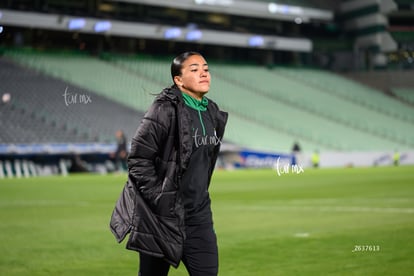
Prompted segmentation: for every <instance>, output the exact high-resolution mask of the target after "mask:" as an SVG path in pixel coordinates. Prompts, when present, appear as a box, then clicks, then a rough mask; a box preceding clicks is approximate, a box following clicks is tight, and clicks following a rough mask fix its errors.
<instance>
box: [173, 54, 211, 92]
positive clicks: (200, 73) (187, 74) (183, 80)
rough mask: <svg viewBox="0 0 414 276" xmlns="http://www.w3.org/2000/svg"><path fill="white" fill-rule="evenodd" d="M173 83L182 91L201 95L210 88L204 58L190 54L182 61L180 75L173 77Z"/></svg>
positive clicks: (208, 73)
mask: <svg viewBox="0 0 414 276" xmlns="http://www.w3.org/2000/svg"><path fill="white" fill-rule="evenodd" d="M174 80H175V83H176V84H177V85H178V87H179V88H180V89H181V91H183V92H187V93H189V94H190V95H191V94H193V95H194V94H195V96H197V98H199V97H202V96H203V94H205V93H207V92H208V91H209V89H210V80H211V77H210V72H209V71H208V65H207V62H206V60H205V59H204V58H203V57H202V56H199V55H192V56H190V57H189V58H188V59H186V60H185V61H184V62H183V65H182V69H181V76H175V77H174Z"/></svg>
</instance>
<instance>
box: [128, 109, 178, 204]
mask: <svg viewBox="0 0 414 276" xmlns="http://www.w3.org/2000/svg"><path fill="white" fill-rule="evenodd" d="M172 117H173V107H172V106H171V103H169V102H159V101H155V102H154V103H153V104H152V105H151V107H150V108H149V110H148V111H147V112H146V114H145V115H144V117H143V119H142V120H141V123H140V125H139V127H138V129H137V131H136V133H135V135H134V137H133V138H132V142H131V151H130V153H129V155H128V173H129V177H130V179H131V180H132V181H133V183H134V185H135V186H136V187H137V189H138V190H139V191H140V192H141V193H143V195H144V197H146V198H147V199H151V198H150V197H151V194H154V192H155V191H154V189H157V187H156V186H159V185H160V183H157V182H158V179H159V177H158V175H157V167H158V163H159V162H161V158H162V154H163V149H164V145H165V143H166V140H167V139H168V134H169V129H170V125H171V120H172ZM159 188H160V187H159Z"/></svg>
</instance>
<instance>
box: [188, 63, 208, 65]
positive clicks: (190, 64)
mask: <svg viewBox="0 0 414 276" xmlns="http://www.w3.org/2000/svg"><path fill="white" fill-rule="evenodd" d="M198 65H199V64H198V63H193V64H190V65H189V66H198ZM203 66H208V64H207V63H204V64H203Z"/></svg>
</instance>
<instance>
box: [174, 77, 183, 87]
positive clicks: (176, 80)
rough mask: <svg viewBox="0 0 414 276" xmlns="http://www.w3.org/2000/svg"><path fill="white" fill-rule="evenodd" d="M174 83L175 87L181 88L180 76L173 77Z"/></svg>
mask: <svg viewBox="0 0 414 276" xmlns="http://www.w3.org/2000/svg"><path fill="white" fill-rule="evenodd" d="M174 83H175V84H176V85H177V86H182V85H183V81H182V78H181V77H180V76H175V77H174Z"/></svg>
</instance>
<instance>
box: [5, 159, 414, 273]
mask: <svg viewBox="0 0 414 276" xmlns="http://www.w3.org/2000/svg"><path fill="white" fill-rule="evenodd" d="M125 179H126V176H125V175H122V176H119V175H118V176H116V175H107V176H98V175H75V176H69V177H48V178H32V179H11V180H4V179H3V180H0V220H1V223H0V275H5V276H6V275H7V276H8V275H31V276H32V275H77V276H79V275H136V274H137V265H138V257H137V253H135V252H133V251H129V250H126V249H125V243H123V244H121V245H119V244H117V243H116V241H115V239H114V237H113V236H112V233H111V232H110V231H109V227H108V223H109V219H110V215H111V212H112V209H113V207H114V204H115V201H116V199H117V198H118V195H119V193H120V192H121V189H122V186H123V184H124V181H125ZM211 197H212V200H213V209H214V219H215V228H216V232H217V235H218V240H219V251H220V253H219V254H220V275H224V276H231V275H234V276H236V275H237V276H243V275H249V276H251V275H263V276H271V275H414V260H413V259H414V167H387V168H350V169H322V170H312V169H308V170H305V172H304V173H302V174H289V175H282V176H278V175H277V174H276V172H275V171H271V170H254V171H253V170H252V171H248V170H247V171H232V172H224V171H218V172H216V173H215V175H214V178H213V183H212V186H211ZM355 250H356V251H355ZM353 251H354V252H353ZM170 275H177V276H178V275H187V273H186V271H185V268H184V266H183V265H181V266H180V267H179V269H177V270H175V269H171V271H170Z"/></svg>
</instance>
